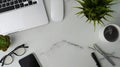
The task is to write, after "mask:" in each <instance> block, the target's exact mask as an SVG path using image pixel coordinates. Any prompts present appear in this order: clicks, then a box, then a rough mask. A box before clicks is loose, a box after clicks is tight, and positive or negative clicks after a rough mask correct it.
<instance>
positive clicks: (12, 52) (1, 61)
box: [0, 44, 28, 66]
mask: <svg viewBox="0 0 120 67" xmlns="http://www.w3.org/2000/svg"><path fill="white" fill-rule="evenodd" d="M21 47H23V48H28V46H25V44H22V45H20V46H18V47H16V48H15V49H14V50H12V51H11V52H10V53H8V54H7V55H5V56H3V58H2V59H1V60H0V63H2V65H1V66H3V65H4V61H5V59H6V57H8V56H11V57H12V54H14V55H16V56H22V55H23V54H25V52H26V51H25V52H24V53H23V54H22V55H17V54H16V53H15V52H14V51H15V50H17V49H19V48H21ZM12 62H13V60H12ZM12 62H11V63H12ZM11 63H9V64H11ZM9 64H6V65H9Z"/></svg>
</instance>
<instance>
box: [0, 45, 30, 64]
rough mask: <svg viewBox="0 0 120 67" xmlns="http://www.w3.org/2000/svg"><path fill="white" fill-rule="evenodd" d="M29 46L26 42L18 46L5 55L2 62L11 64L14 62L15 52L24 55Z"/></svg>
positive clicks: (17, 54)
mask: <svg viewBox="0 0 120 67" xmlns="http://www.w3.org/2000/svg"><path fill="white" fill-rule="evenodd" d="M25 48H28V46H25V44H22V45H20V46H18V47H16V48H15V49H14V50H13V51H11V52H10V53H9V54H7V55H5V56H4V57H3V58H2V59H1V60H0V63H2V66H3V65H9V64H11V63H12V62H13V60H14V59H13V56H12V55H13V54H14V55H16V56H22V55H23V54H25V52H26V49H25Z"/></svg>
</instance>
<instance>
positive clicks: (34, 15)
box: [0, 0, 48, 35]
mask: <svg viewBox="0 0 120 67" xmlns="http://www.w3.org/2000/svg"><path fill="white" fill-rule="evenodd" d="M47 23H48V18H47V15H46V11H45V7H44V3H43V0H38V1H37V4H35V5H30V6H27V7H23V8H19V9H15V10H10V11H7V12H3V13H0V34H3V35H6V34H9V33H13V32H17V31H22V30H26V29H30V28H33V27H37V26H40V25H44V24H47Z"/></svg>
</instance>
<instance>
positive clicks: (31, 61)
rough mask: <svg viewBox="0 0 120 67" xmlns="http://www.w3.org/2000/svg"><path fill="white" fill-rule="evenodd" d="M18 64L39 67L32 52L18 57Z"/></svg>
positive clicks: (26, 66)
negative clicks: (20, 57)
mask: <svg viewBox="0 0 120 67" xmlns="http://www.w3.org/2000/svg"><path fill="white" fill-rule="evenodd" d="M19 64H20V66H21V67H41V66H40V65H39V63H38V61H37V59H36V58H35V56H34V54H33V53H32V54H29V55H27V56H26V57H24V58H22V59H20V60H19Z"/></svg>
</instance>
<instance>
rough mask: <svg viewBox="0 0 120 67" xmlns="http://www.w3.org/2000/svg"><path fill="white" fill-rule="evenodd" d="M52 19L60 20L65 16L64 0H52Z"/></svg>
mask: <svg viewBox="0 0 120 67" xmlns="http://www.w3.org/2000/svg"><path fill="white" fill-rule="evenodd" d="M50 5H51V19H52V21H55V22H59V21H62V20H63V18H64V1H63V0H51V4H50Z"/></svg>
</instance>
